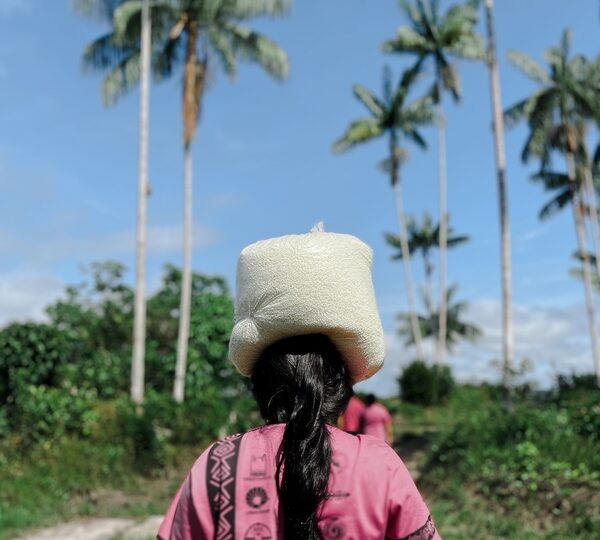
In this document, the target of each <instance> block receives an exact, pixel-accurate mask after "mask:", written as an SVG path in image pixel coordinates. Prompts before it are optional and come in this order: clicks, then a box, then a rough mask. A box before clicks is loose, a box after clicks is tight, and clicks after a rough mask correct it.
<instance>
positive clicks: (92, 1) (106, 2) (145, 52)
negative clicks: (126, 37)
mask: <svg viewBox="0 0 600 540" xmlns="http://www.w3.org/2000/svg"><path fill="white" fill-rule="evenodd" d="M122 3H123V0H77V2H75V7H76V8H77V9H79V10H80V11H81V12H82V13H83V14H87V15H96V16H100V17H101V18H102V19H104V20H106V21H108V22H112V18H113V16H114V12H115V10H116V9H117V7H118V6H119V5H120V4H122ZM151 32H152V25H151V18H150V0H143V1H142V13H141V31H140V36H139V49H140V64H141V65H140V119H139V122H140V127H139V159H138V203H137V219H136V255H135V267H136V271H135V297H134V317H133V352H132V361H131V399H132V401H133V402H134V403H136V404H137V405H141V403H142V402H143V400H144V356H145V343H146V294H145V290H146V229H147V217H146V216H147V211H146V207H147V204H146V202H147V197H148V191H149V190H148V122H149V113H148V103H149V96H150V84H149V79H150V53H151ZM132 37H133V36H132ZM132 44H133V45H135V40H134V39H132Z"/></svg>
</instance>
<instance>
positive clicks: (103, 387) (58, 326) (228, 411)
mask: <svg viewBox="0 0 600 540" xmlns="http://www.w3.org/2000/svg"><path fill="white" fill-rule="evenodd" d="M88 272H89V279H87V280H86V281H85V282H83V283H82V284H80V285H77V286H73V287H69V288H68V289H67V291H66V294H65V297H64V298H63V299H61V300H60V301H58V302H56V303H55V304H53V305H51V306H49V307H48V309H47V314H48V319H49V320H48V322H47V323H44V324H36V323H24V324H20V323H18V324H17V323H15V324H11V325H9V326H8V327H6V328H4V329H3V330H1V331H0V380H1V381H2V383H1V384H0V484H1V485H2V490H0V539H4V538H9V537H10V535H11V534H13V533H15V532H17V531H19V530H22V529H24V528H29V527H36V526H40V525H43V524H48V523H53V522H58V521H62V520H65V519H67V518H69V517H72V516H76V515H84V516H85V515H114V514H115V513H117V514H127V515H134V516H135V515H145V514H147V513H149V512H152V513H158V514H160V513H163V512H164V511H165V508H166V505H167V504H168V502H169V500H170V498H171V497H172V496H173V493H174V492H175V490H176V488H177V485H178V483H179V482H181V480H182V478H183V476H184V474H185V471H186V469H187V468H189V466H190V465H191V463H193V461H194V458H195V456H197V455H198V454H199V452H200V450H201V449H202V448H203V447H204V446H205V445H206V444H208V443H209V442H211V441H212V440H214V439H215V438H218V437H219V436H220V435H222V434H223V433H232V432H236V431H240V430H243V429H246V428H248V427H249V426H250V425H251V424H252V423H255V422H256V421H257V416H256V413H255V411H254V403H253V401H252V400H251V398H250V395H249V392H248V390H247V386H246V383H245V381H243V380H242V378H241V377H240V376H239V375H238V374H237V372H235V370H234V368H233V366H232V365H231V364H230V363H229V362H228V361H227V344H228V339H229V334H230V332H231V326H232V323H233V306H232V301H231V298H230V295H229V290H228V287H227V285H226V283H225V281H224V280H223V279H222V278H220V277H208V276H203V275H200V274H194V275H193V280H192V291H193V296H192V322H193V326H192V332H191V334H190V343H191V345H192V346H191V348H190V353H189V369H188V371H187V374H186V386H187V388H188V399H187V400H186V401H185V402H184V403H181V404H180V403H177V402H176V401H175V400H174V399H173V398H172V396H171V389H172V382H173V373H174V370H175V354H176V353H175V343H176V340H175V336H176V335H177V306H178V303H179V294H180V283H181V273H180V271H179V270H178V269H177V268H174V267H171V266H168V267H167V268H166V269H165V273H164V276H163V281H162V284H161V287H160V288H159V289H158V290H157V291H156V292H155V294H154V295H153V296H152V297H150V298H149V300H148V334H147V335H148V342H147V343H148V347H147V351H148V354H147V372H146V373H147V376H146V389H147V392H146V400H145V403H144V407H143V409H140V408H138V407H136V406H135V405H134V404H133V403H132V401H131V399H130V397H129V385H128V383H129V380H130V379H129V369H130V365H131V362H130V358H131V335H132V332H131V324H132V302H133V292H132V290H131V289H130V288H129V287H128V286H127V285H125V284H124V282H123V274H124V272H125V268H124V267H123V266H122V265H120V264H118V263H113V262H108V263H96V264H93V265H91V267H90V268H89V270H88ZM111 494H112V495H111ZM141 494H144V495H141ZM113 495H114V496H113Z"/></svg>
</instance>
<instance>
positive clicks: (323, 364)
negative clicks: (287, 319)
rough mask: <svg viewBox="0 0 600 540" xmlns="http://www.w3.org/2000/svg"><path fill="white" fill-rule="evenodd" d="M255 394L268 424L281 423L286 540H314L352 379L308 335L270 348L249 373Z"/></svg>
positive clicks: (322, 339)
mask: <svg viewBox="0 0 600 540" xmlns="http://www.w3.org/2000/svg"><path fill="white" fill-rule="evenodd" d="M252 386H253V393H254V397H255V398H256V401H257V402H258V406H259V408H260V412H261V415H262V416H263V418H264V419H265V421H266V422H267V423H268V424H274V423H285V424H286V426H285V432H284V435H283V440H282V443H281V452H280V454H279V457H278V462H277V474H276V482H277V491H278V493H279V500H280V504H281V508H282V510H283V519H284V535H283V536H284V538H285V539H286V540H300V539H302V540H318V539H320V538H321V534H320V532H319V528H318V516H317V510H318V508H319V505H320V504H321V503H322V502H323V501H324V500H325V498H326V496H327V483H328V481H329V474H330V469H331V445H330V441H329V433H328V431H327V423H335V422H336V420H337V418H338V417H339V416H340V415H341V414H342V413H343V412H344V410H345V408H346V405H347V404H348V401H349V400H350V397H351V395H352V383H351V380H350V375H349V374H348V372H347V370H346V367H345V365H344V363H343V361H342V358H341V356H340V354H339V352H338V351H337V349H336V348H335V347H334V345H333V344H332V343H331V341H330V340H329V338H327V337H326V336H324V335H322V334H311V335H308V336H298V337H292V338H287V339H283V340H281V341H278V342H277V343H275V344H274V345H271V346H270V347H268V348H267V349H266V350H265V351H264V352H263V354H262V355H261V357H260V358H259V360H258V362H257V363H256V365H255V367H254V370H253V373H252Z"/></svg>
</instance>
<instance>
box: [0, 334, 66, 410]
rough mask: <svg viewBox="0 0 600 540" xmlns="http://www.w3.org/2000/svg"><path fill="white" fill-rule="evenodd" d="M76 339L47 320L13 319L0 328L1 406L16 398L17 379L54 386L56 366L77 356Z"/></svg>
mask: <svg viewBox="0 0 600 540" xmlns="http://www.w3.org/2000/svg"><path fill="white" fill-rule="evenodd" d="M76 352H77V345H76V342H75V340H74V339H73V338H72V336H71V335H70V334H68V333H67V332H63V331H62V330H59V329H57V328H56V327H53V326H50V325H47V324H36V323H24V324H21V323H14V324H11V325H10V326H7V327H6V328H4V329H3V330H1V331H0V406H2V405H7V404H8V405H9V406H11V405H12V404H13V402H14V400H15V391H16V386H17V379H18V380H20V381H21V382H25V383H26V384H32V385H47V386H54V385H56V384H57V382H58V372H59V367H60V365H61V364H63V363H67V362H72V361H74V360H75V358H76V357H77V355H76Z"/></svg>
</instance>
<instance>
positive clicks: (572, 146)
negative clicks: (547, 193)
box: [504, 31, 600, 383]
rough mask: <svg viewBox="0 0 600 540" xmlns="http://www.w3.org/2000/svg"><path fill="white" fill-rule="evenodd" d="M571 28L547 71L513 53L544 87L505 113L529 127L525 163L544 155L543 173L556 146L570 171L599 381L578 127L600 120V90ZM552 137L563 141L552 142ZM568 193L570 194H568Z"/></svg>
mask: <svg viewBox="0 0 600 540" xmlns="http://www.w3.org/2000/svg"><path fill="white" fill-rule="evenodd" d="M570 42H571V38H570V32H569V31H565V32H563V35H562V39H561V43H560V45H559V46H558V47H553V48H551V49H548V51H547V52H546V60H547V62H548V64H549V70H548V71H546V70H545V69H544V68H543V67H542V66H540V65H539V64H537V63H536V62H535V61H534V60H533V59H532V58H530V57H529V56H527V55H525V54H524V53H521V52H517V51H512V52H511V54H510V56H509V58H510V60H511V61H512V62H513V63H514V64H515V65H516V66H517V67H519V68H520V69H521V70H522V71H523V72H524V73H525V74H527V75H528V76H529V77H531V78H532V79H534V80H535V81H536V82H538V83H539V84H540V85H541V88H540V89H538V90H536V91H535V92H534V93H533V95H531V96H529V97H527V98H525V99H523V100H522V101H520V102H519V103H517V104H515V105H513V106H512V107H510V108H509V109H508V110H507V111H505V113H504V115H505V119H506V120H507V122H508V123H509V124H510V125H513V124H515V123H517V122H519V121H521V120H525V121H526V122H527V124H528V126H529V136H528V139H527V141H526V143H525V146H524V148H523V152H522V159H523V161H527V160H528V159H529V158H530V157H537V158H539V159H540V162H541V168H542V171H548V168H549V166H550V162H551V157H552V151H551V150H552V149H554V148H556V149H558V150H559V151H560V153H561V154H563V155H564V157H565V161H566V169H567V172H566V175H567V179H568V182H569V190H570V191H571V193H570V195H569V197H570V201H571V203H572V204H571V208H572V210H573V219H574V222H575V232H576V235H577V244H578V250H579V252H580V253H582V254H583V256H582V273H583V281H584V287H585V301H586V309H587V316H588V324H589V330H590V338H591V344H592V355H593V359H594V366H595V369H596V375H597V377H598V381H599V383H600V348H599V343H598V335H597V331H596V316H595V311H594V302H593V296H592V283H591V272H590V264H589V257H588V256H587V250H586V238H585V224H584V220H583V213H582V204H583V201H582V193H583V192H582V190H581V189H580V186H581V185H582V182H581V181H578V175H577V161H576V152H577V141H578V135H577V126H578V125H580V123H581V121H582V119H586V118H590V119H592V120H593V121H594V122H596V123H600V104H599V103H598V99H597V88H596V87H595V85H594V84H592V85H590V84H589V83H590V81H589V79H588V78H586V77H585V76H583V75H584V74H585V73H586V72H587V71H586V70H585V69H582V66H583V65H584V64H585V62H586V61H585V59H584V58H583V57H581V56H579V57H575V58H574V59H573V60H569V50H570ZM552 141H559V143H556V142H555V143H553V142H552ZM564 196H565V197H566V194H565V195H564Z"/></svg>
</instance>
